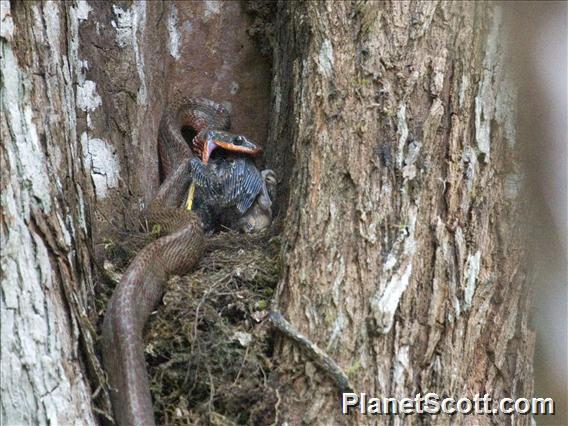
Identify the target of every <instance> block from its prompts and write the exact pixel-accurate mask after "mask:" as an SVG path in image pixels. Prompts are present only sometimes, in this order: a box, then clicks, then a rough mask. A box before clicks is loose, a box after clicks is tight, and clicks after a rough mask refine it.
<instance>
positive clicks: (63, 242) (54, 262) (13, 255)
mask: <svg viewBox="0 0 568 426" xmlns="http://www.w3.org/2000/svg"><path fill="white" fill-rule="evenodd" d="M1 6H2V15H1V21H2V22H1V24H2V34H1V37H2V38H1V40H0V43H1V45H2V66H1V70H2V95H1V97H2V115H1V120H2V151H1V152H2V157H1V163H2V164H1V168H2V220H1V224H2V233H1V239H2V261H1V269H2V293H1V298H0V304H1V306H0V309H1V312H2V336H1V339H2V354H1V358H2V381H1V382H2V385H1V391H2V401H1V403H0V405H1V416H2V423H3V424H7V425H8V424H9V425H21V424H74V423H77V422H78V421H80V422H81V423H82V424H94V418H93V414H92V411H91V389H90V388H89V385H88V384H87V382H86V380H85V375H84V372H85V370H84V365H82V359H81V357H82V351H83V350H87V351H88V350H89V349H88V348H91V349H90V350H91V351H92V346H93V342H92V339H91V335H90V333H88V332H85V331H86V327H87V326H88V324H87V323H88V321H87V319H86V318H87V314H86V312H87V308H88V307H89V306H91V305H92V300H93V297H92V294H93V279H92V273H91V253H90V251H89V247H90V236H89V223H88V215H87V212H86V208H87V207H86V206H87V205H86V201H85V199H84V195H83V194H84V190H85V186H86V185H88V181H87V180H86V176H85V173H84V171H83V170H84V169H83V167H82V164H81V161H80V158H81V156H80V154H79V153H80V152H81V147H80V145H79V140H78V138H77V133H76V125H77V114H76V113H75V109H76V106H77V103H80V101H81V99H80V98H79V97H78V96H77V93H76V92H75V91H74V84H76V85H79V87H81V84H82V80H81V76H80V68H81V62H80V60H79V56H78V51H77V46H78V27H79V22H80V19H81V16H82V11H83V10H84V9H82V7H83V6H81V5H75V6H71V7H65V6H62V5H59V4H57V3H54V2H53V3H45V4H28V5H24V4H21V3H19V4H16V5H15V7H14V5H13V4H12V5H11V4H10V3H9V2H6V1H3V2H2V5H1ZM83 87H84V86H83Z"/></svg>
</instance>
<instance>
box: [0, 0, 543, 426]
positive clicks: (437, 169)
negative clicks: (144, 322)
mask: <svg viewBox="0 0 568 426" xmlns="http://www.w3.org/2000/svg"><path fill="white" fill-rule="evenodd" d="M246 22H247V20H246V17H245V16H244V15H243V12H242V10H241V8H240V6H239V5H238V3H235V2H225V3H220V2H212V1H207V2H199V3H194V2H178V3H175V4H174V3H162V2H139V3H137V2H135V3H128V2H120V3H118V2H117V3H115V4H112V3H106V2H101V3H99V2H97V3H94V2H85V1H78V2H75V3H64V4H60V3H55V2H45V3H40V2H38V3H26V2H12V3H9V2H5V1H4V2H2V15H1V23H2V33H1V39H0V42H1V44H2V68H1V70H2V100H1V103H2V115H1V120H2V147H1V153H2V158H1V167H2V170H3V174H2V186H1V187H2V215H1V225H2V229H1V231H2V234H1V236H2V260H1V268H2V293H1V298H0V303H1V310H2V314H1V315H2V354H1V356H2V364H3V365H2V385H1V386H2V388H1V390H2V401H1V402H0V406H1V415H2V421H3V422H5V423H6V424H28V423H33V424H47V423H61V424H72V423H82V424H93V423H94V422H95V420H94V414H93V409H92V408H91V395H92V394H94V395H95V397H94V398H95V404H94V405H95V406H96V407H99V408H100V409H102V410H105V411H106V410H108V409H109V407H108V401H107V400H105V398H104V392H100V391H99V388H100V386H102V383H103V381H104V375H103V374H102V372H101V369H100V366H99V364H98V361H97V358H96V356H95V344H94V336H95V332H94V327H93V326H92V325H91V323H93V322H94V321H96V320H97V319H98V317H99V315H100V312H97V311H96V309H95V307H94V306H93V300H94V293H95V284H94V283H95V282H96V279H95V278H94V277H93V275H94V272H93V271H94V270H95V268H94V263H95V262H97V261H99V260H100V259H101V256H100V253H101V248H102V244H103V243H104V241H105V238H107V237H109V236H112V235H113V233H114V232H115V231H116V230H118V229H123V228H125V227H126V228H128V227H130V228H134V227H136V226H137V222H136V220H135V218H137V216H138V212H139V210H140V208H141V207H142V206H144V205H145V204H147V203H148V201H149V200H150V199H151V198H152V196H153V195H154V194H155V192H156V189H157V187H158V184H159V178H158V176H159V169H158V163H157V151H156V133H157V126H158V123H159V119H160V112H161V110H162V108H163V106H164V104H165V102H167V100H168V98H170V97H172V96H175V95H176V93H183V94H190V95H195V96H208V97H211V98H213V99H215V100H216V101H219V102H223V103H225V104H226V105H227V106H228V107H229V108H232V109H233V118H234V120H233V127H234V128H236V129H239V130H241V131H243V132H244V133H246V134H247V135H250V136H252V138H253V139H256V140H258V141H259V142H260V143H261V144H262V143H263V139H264V137H265V135H266V134H267V128H266V121H267V120H268V119H269V121H270V127H269V129H268V141H267V143H266V148H267V150H266V155H265V158H266V161H267V163H268V164H267V165H268V166H269V167H271V168H273V169H275V170H276V171H277V174H278V175H279V177H280V179H281V187H280V190H279V194H280V195H279V199H278V200H277V204H278V206H279V211H280V215H281V217H280V218H281V225H282V227H283V239H284V242H285V244H284V247H285V249H284V252H283V264H284V268H283V276H282V280H281V282H280V285H279V292H278V299H277V301H276V305H277V307H278V308H280V309H282V311H283V313H284V315H285V316H286V317H287V318H288V319H289V320H290V321H291V322H292V323H293V324H294V325H295V326H297V327H298V328H299V329H300V330H301V331H302V332H303V333H304V334H306V335H307V336H309V337H310V338H311V339H312V340H313V341H314V342H315V343H317V344H318V345H319V346H320V347H321V348H323V349H325V350H326V351H327V352H328V353H329V354H330V355H331V356H332V357H333V358H334V359H335V360H336V361H337V363H338V364H339V365H340V366H341V367H342V368H343V369H344V370H345V371H346V372H347V373H348V374H349V375H350V378H351V380H352V382H353V383H354V385H355V387H356V390H358V391H362V392H366V393H368V394H370V395H376V396H393V397H408V396H413V395H414V394H416V393H418V392H422V393H424V392H426V391H429V392H438V393H440V394H448V395H451V396H458V397H459V396H467V395H471V394H473V393H476V392H480V393H483V392H484V391H487V392H489V393H491V394H492V396H493V397H494V398H499V397H504V396H511V397H518V396H524V397H529V396H531V393H532V371H531V368H532V367H531V362H532V351H533V346H534V336H533V333H532V332H531V331H530V330H529V328H528V326H527V320H528V303H529V299H530V297H529V293H528V288H527V285H526V279H525V275H524V269H523V267H522V259H523V257H522V256H523V250H522V245H521V242H520V241H519V238H518V235H517V223H516V222H515V220H514V219H515V218H516V216H518V213H519V211H520V207H521V202H520V199H519V194H518V174H519V170H518V164H517V159H516V153H515V139H516V136H515V130H514V120H515V117H514V111H513V110H512V107H511V106H512V104H513V101H514V92H513V91H512V90H511V88H510V87H509V85H508V79H507V76H506V75H505V73H504V70H503V59H502V46H501V45H500V31H501V24H500V15H499V9H498V8H496V7H493V6H487V5H481V4H478V3H474V2H470V3H465V2H456V3H445V2H444V3H442V2H416V3H415V2H404V3H403V2H393V3H379V2H365V1H355V2H334V3H331V2H327V3H326V2H310V3H305V2H289V3H286V2H279V4H278V13H277V16H276V17H275V22H274V37H273V40H272V41H273V48H274V50H273V77H272V89H271V90H272V98H271V95H270V93H269V88H270V84H269V82H268V78H269V77H268V76H269V67H268V65H267V64H266V62H264V61H262V60H260V59H259V56H258V54H257V53H254V52H255V51H254V48H253V45H252V42H251V41H250V39H249V38H248V36H247V34H246V32H245V29H246V27H247V24H246ZM457 29H459V31H457ZM232 33H235V34H237V36H236V37H235V38H231V37H227V35H228V34H232ZM269 102H272V106H271V108H268V104H269ZM269 110H270V114H269ZM4 171H6V172H4ZM276 355H277V359H278V362H279V368H280V370H279V371H280V372H281V374H280V377H279V380H280V384H281V388H280V395H281V401H280V403H279V404H278V407H277V409H278V416H279V417H278V418H279V421H280V422H283V421H287V422H289V423H290V424H301V423H302V422H305V423H311V424H337V423H348V422H355V423H357V422H360V423H366V422H367V421H368V420H369V419H365V418H358V417H355V418H345V417H342V416H340V415H339V406H338V404H337V395H336V393H335V392H336V390H335V389H334V387H333V385H332V384H331V383H330V382H329V381H328V380H327V378H326V377H325V375H323V374H321V372H319V371H318V370H317V369H314V368H312V366H311V364H310V362H309V361H308V360H307V359H305V357H304V354H303V353H302V351H301V350H298V348H297V347H295V346H294V345H293V344H292V343H291V342H288V341H286V340H285V339H282V340H280V342H279V345H278V348H277V351H276ZM87 374H88V376H89V378H90V383H91V384H92V385H89V383H88V382H87V380H86V375H87ZM101 397H102V400H101V401H99V400H98V399H97V398H101ZM383 420H384V419H379V421H383ZM388 421H392V422H393V423H395V424H400V423H402V422H410V423H413V422H414V423H418V422H420V421H422V419H420V418H418V417H407V418H402V417H400V418H399V417H396V418H393V419H389V420H388ZM425 421H426V422H432V423H442V424H446V423H450V422H451V421H459V422H468V421H469V422H474V423H475V424H478V423H479V422H484V423H491V422H501V421H508V422H510V423H519V424H523V423H527V422H529V421H530V418H529V417H512V418H506V419H502V418H482V419H480V418H475V419H472V418H464V419H461V418H457V419H456V418H449V417H439V418H436V419H431V420H428V419H427V420H425Z"/></svg>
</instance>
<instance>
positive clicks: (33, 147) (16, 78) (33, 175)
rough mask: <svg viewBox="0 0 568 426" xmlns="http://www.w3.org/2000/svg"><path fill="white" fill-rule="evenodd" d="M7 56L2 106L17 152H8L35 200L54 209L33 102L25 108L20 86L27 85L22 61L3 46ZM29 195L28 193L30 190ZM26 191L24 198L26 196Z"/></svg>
mask: <svg viewBox="0 0 568 426" xmlns="http://www.w3.org/2000/svg"><path fill="white" fill-rule="evenodd" d="M3 53H4V58H3V61H2V76H3V79H4V81H3V84H4V87H3V90H2V92H3V93H2V103H3V105H2V109H3V110H4V111H5V112H6V115H7V118H8V120H9V123H10V129H11V133H12V137H13V141H14V143H15V144H14V148H15V149H14V151H13V152H10V151H9V152H8V158H9V162H10V164H13V165H14V166H16V165H17V168H18V169H19V172H20V177H21V179H22V180H23V181H24V182H25V183H26V185H29V186H30V187H31V188H30V189H31V190H30V193H32V194H34V199H35V200H39V201H40V202H41V206H42V208H43V209H44V210H45V211H46V212H48V211H49V210H51V199H50V197H49V176H48V173H47V168H46V160H45V156H44V154H43V151H42V149H41V147H40V142H39V137H38V134H37V129H36V127H35V124H34V122H33V120H32V118H33V114H32V109H31V106H30V105H29V104H27V105H26V106H25V107H24V109H23V110H22V109H20V108H21V103H20V101H21V99H20V97H21V92H20V87H21V86H22V85H23V81H22V77H21V75H20V73H19V72H18V70H19V67H18V62H17V60H16V57H15V56H14V53H13V51H12V49H3ZM26 194H27V192H26ZM26 194H22V197H24V196H26ZM31 202H32V201H31V200H30V199H28V200H26V201H25V205H24V206H22V207H23V208H24V209H25V211H26V212H27V211H28V209H29V208H30V205H29V204H28V203H31Z"/></svg>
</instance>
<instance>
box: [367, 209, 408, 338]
mask: <svg viewBox="0 0 568 426" xmlns="http://www.w3.org/2000/svg"><path fill="white" fill-rule="evenodd" d="M417 214H418V210H417V208H416V206H412V207H411V208H410V209H409V213H408V222H409V223H408V225H407V227H405V229H404V230H403V231H401V235H400V236H399V238H398V239H397V241H396V242H395V244H394V245H393V248H392V251H391V253H389V255H388V256H387V260H386V262H385V264H384V265H383V275H384V278H382V279H381V281H380V282H379V285H378V290H377V292H376V293H375V295H374V296H373V297H372V299H371V311H372V313H373V317H374V319H375V323H376V326H377V329H378V331H379V333H382V334H385V333H388V332H389V331H390V330H391V328H392V326H393V324H394V315H395V313H396V310H397V308H398V305H399V303H400V299H401V297H402V295H403V293H404V291H405V290H406V289H407V287H408V285H409V283H410V277H411V276H412V261H413V256H414V253H415V252H416V240H415V237H414V234H415V230H416V220H417Z"/></svg>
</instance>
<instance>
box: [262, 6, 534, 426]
mask: <svg viewBox="0 0 568 426" xmlns="http://www.w3.org/2000/svg"><path fill="white" fill-rule="evenodd" d="M275 27H276V28H277V29H278V30H277V32H276V34H275V40H274V43H275V54H274V79H273V93H274V97H273V99H274V103H273V112H272V116H271V129H270V139H269V147H271V150H270V152H269V153H268V156H269V159H272V160H273V162H272V163H270V162H269V166H272V167H273V168H275V169H276V170H277V172H280V173H282V174H285V173H287V170H291V172H290V175H289V185H288V188H289V191H288V195H286V194H285V195H284V199H283V200H281V202H283V203H286V218H285V220H284V223H285V229H284V233H283V235H284V247H285V251H284V253H283V256H284V262H283V263H284V265H285V267H284V272H283V276H282V278H281V282H280V285H279V300H278V307H279V308H280V309H281V310H283V311H284V313H285V316H286V317H287V318H288V319H289V320H290V322H291V323H292V324H294V325H295V326H297V327H298V328H299V330H300V331H301V332H302V333H304V334H305V335H307V336H309V337H310V338H311V339H313V341H314V342H315V343H316V344H318V345H319V346H320V347H321V348H323V349H325V350H327V351H328V352H329V354H330V355H331V356H332V357H333V358H334V359H335V360H336V361H337V362H338V363H339V365H340V366H341V367H342V368H343V369H344V370H345V371H346V372H347V373H348V374H349V375H350V378H351V380H352V382H353V385H354V387H355V389H356V391H357V392H365V393H367V395H371V396H377V397H384V396H389V397H397V398H402V397H411V398H413V397H414V396H415V395H416V394H417V393H422V394H425V393H427V392H437V393H438V394H439V395H448V396H452V397H456V398H460V397H463V396H470V397H471V396H473V394H475V393H480V394H481V395H483V394H484V393H485V392H487V393H489V394H490V395H491V396H492V397H493V398H502V397H506V396H507V397H509V396H510V397H513V398H514V397H530V396H531V395H532V353H533V347H534V333H533V332H532V331H531V330H530V329H529V328H528V311H529V299H530V297H528V296H529V293H528V286H527V280H526V278H525V272H524V269H523V267H522V261H523V249H522V247H523V244H522V241H521V240H520V239H519V235H518V223H517V221H516V220H515V219H516V218H517V217H518V216H519V213H520V211H521V208H522V203H521V202H520V199H519V198H518V180H519V175H518V172H519V170H518V162H517V158H516V152H515V138H516V136H515V127H514V126H515V121H514V120H515V116H514V111H513V109H512V105H513V100H514V91H513V90H512V88H511V86H510V85H509V84H508V80H507V76H506V75H505V73H504V67H503V65H504V64H503V51H502V46H501V44H500V39H501V30H502V28H501V13H500V8H499V7H498V6H497V7H494V6H491V5H487V4H480V3H474V2H456V3H449V2H392V3H380V2H365V1H361V2H359V1H358V2H335V3H325V2H309V3H305V2H289V3H286V2H281V3H279V10H278V20H277V24H276V26H275ZM286 144H291V149H287V148H285V146H286ZM277 353H278V355H279V358H280V362H281V368H282V370H283V373H282V375H281V384H282V386H283V389H282V403H281V405H280V413H279V416H280V417H279V418H280V420H281V421H287V422H289V423H290V424H300V423H302V422H303V423H306V424H322V425H323V424H345V423H351V422H355V423H361V424H366V423H367V422H369V421H373V420H371V419H369V418H364V417H350V418H347V417H345V416H342V415H341V414H340V406H339V403H338V398H337V394H336V392H337V390H336V389H334V386H333V384H332V383H330V381H329V380H328V379H327V378H326V377H325V375H322V374H321V372H319V371H318V370H315V369H314V368H313V367H310V368H308V366H307V365H309V362H308V361H307V360H306V358H305V357H304V355H303V354H302V352H301V351H300V350H298V348H297V347H295V346H294V345H293V344H291V343H290V342H288V341H286V340H282V341H281V346H280V349H279V351H278V352H277ZM375 421H376V422H378V423H382V422H387V421H388V422H393V423H394V424H402V423H404V424H407V423H409V424H416V423H421V422H423V421H425V422H427V423H429V422H432V423H435V424H438V423H439V424H449V423H452V422H456V421H457V422H460V423H462V422H463V423H467V422H470V423H471V422H473V424H480V423H485V424H491V423H495V422H498V423H502V422H507V423H514V424H526V423H529V422H530V421H531V420H530V418H529V417H524V416H516V417H515V416H513V417H502V418H501V417H485V418H484V417H475V418H473V417H467V416H466V417H463V418H459V417H450V416H445V417H444V416H440V417H438V418H435V419H431V418H430V420H429V419H428V418H421V417H419V416H409V417H406V418H404V417H402V416H395V417H394V418H392V419H389V420H387V419H386V418H378V419H376V420H375Z"/></svg>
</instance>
